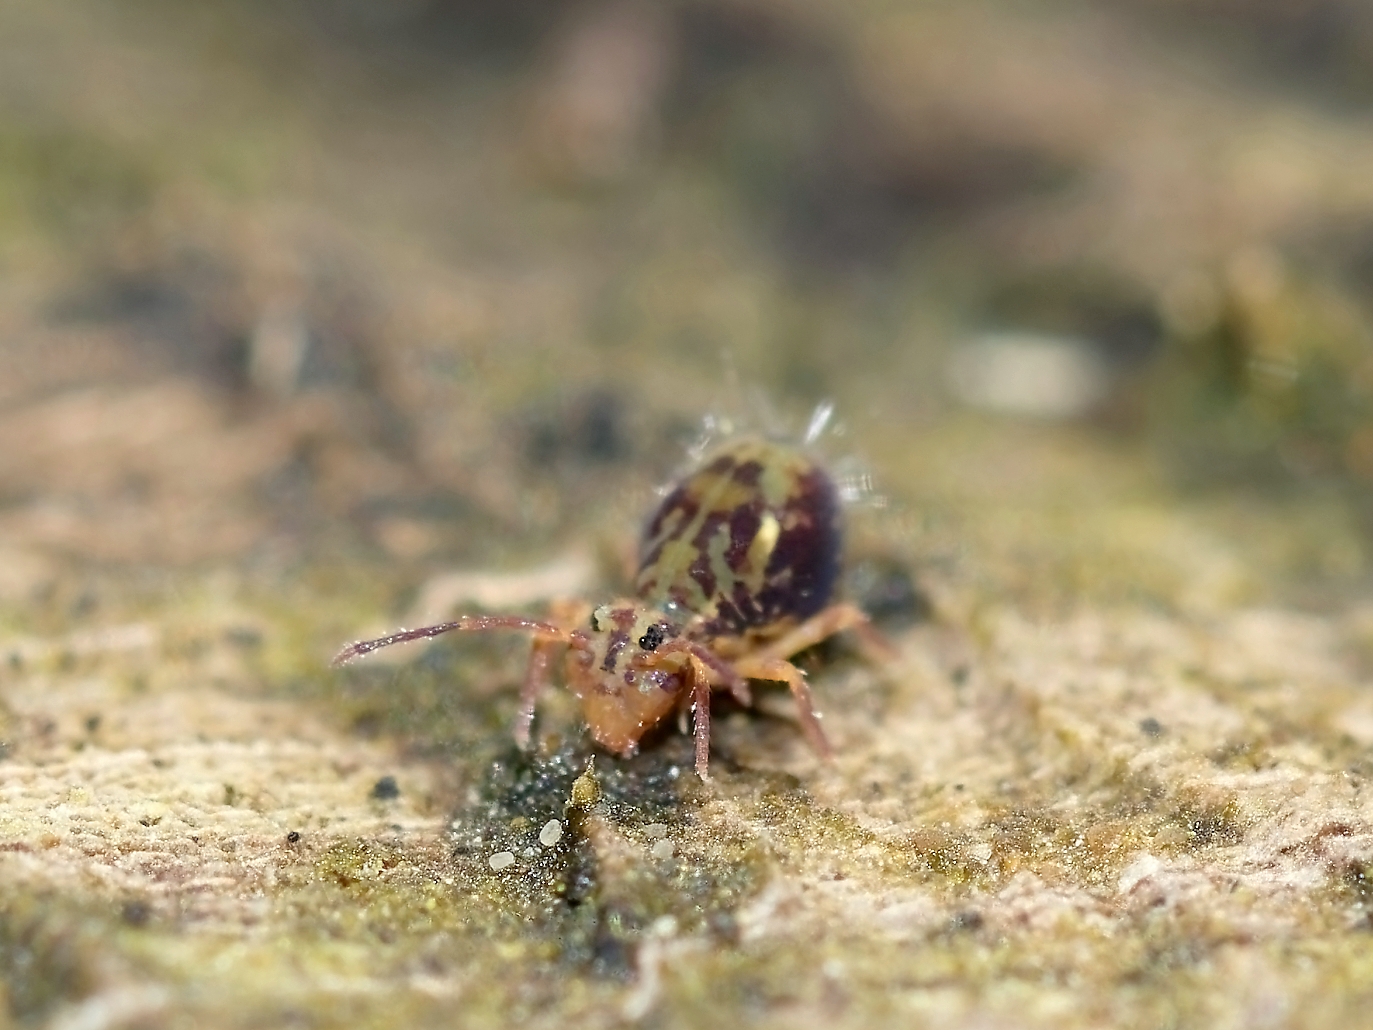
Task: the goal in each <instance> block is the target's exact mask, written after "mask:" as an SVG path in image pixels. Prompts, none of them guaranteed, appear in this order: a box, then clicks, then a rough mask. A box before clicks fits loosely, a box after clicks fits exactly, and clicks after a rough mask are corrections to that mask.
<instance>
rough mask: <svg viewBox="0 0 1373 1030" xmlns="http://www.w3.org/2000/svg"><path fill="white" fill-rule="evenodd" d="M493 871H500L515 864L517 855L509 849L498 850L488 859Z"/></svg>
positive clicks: (487, 862)
mask: <svg viewBox="0 0 1373 1030" xmlns="http://www.w3.org/2000/svg"><path fill="white" fill-rule="evenodd" d="M486 864H487V865H489V866H490V867H491V869H492V871H493V872H497V873H499V872H500V871H501V870H502V869H509V868H510V867H511V866H512V865H514V864H515V856H514V855H513V854H512V853H511V852H509V851H497V852H496V853H495V854H494V855H492V856H491V857H490V858H488V859H487V860H486Z"/></svg>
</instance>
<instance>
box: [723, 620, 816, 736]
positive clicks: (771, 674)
mask: <svg viewBox="0 0 1373 1030" xmlns="http://www.w3.org/2000/svg"><path fill="white" fill-rule="evenodd" d="M821 639H824V638H823V637H822V638H821ZM735 666H736V667H737V668H738V670H739V671H740V672H741V673H743V674H744V675H745V676H748V677H750V678H751V679H756V680H777V681H779V682H782V683H785V684H786V685H787V686H789V687H790V688H791V695H792V697H794V698H795V699H796V713H797V714H798V715H799V716H800V717H801V729H802V730H804V731H805V734H806V739H807V740H809V741H810V746H811V747H813V748H814V749H815V750H816V752H817V753H818V754H819V755H820V757H821V758H831V757H833V755H834V752H833V751H832V750H831V749H830V742H829V741H828V740H827V739H825V731H824V730H823V729H822V728H821V726H820V713H819V712H817V711H816V710H815V699H814V698H813V697H812V696H811V692H810V684H809V683H807V682H806V674H805V673H803V672H802V671H801V670H800V669H798V668H797V667H796V666H794V665H792V664H791V662H788V661H784V660H783V659H780V658H764V657H759V656H758V655H750V656H748V657H746V658H741V659H739V661H737V662H736V663H735Z"/></svg>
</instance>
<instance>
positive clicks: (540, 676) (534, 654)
mask: <svg viewBox="0 0 1373 1030" xmlns="http://www.w3.org/2000/svg"><path fill="white" fill-rule="evenodd" d="M562 646H563V642H562V641H560V640H556V639H549V638H547V637H535V638H534V643H533V645H532V646H531V647H530V649H529V664H528V665H526V666H525V670H524V685H523V686H522V687H521V688H520V713H519V715H517V716H516V717H515V743H516V744H518V745H519V746H520V747H521V748H527V747H529V730H530V727H532V726H533V724H534V706H535V705H536V704H538V701H539V695H540V694H542V693H543V692H544V689H545V688H546V687H547V686H548V667H549V665H550V664H551V663H552V661H553V654H554V652H555V651H556V650H557V649H558V648H559V647H562Z"/></svg>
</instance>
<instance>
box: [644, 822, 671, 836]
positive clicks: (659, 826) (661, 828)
mask: <svg viewBox="0 0 1373 1030" xmlns="http://www.w3.org/2000/svg"><path fill="white" fill-rule="evenodd" d="M644 836H645V837H647V838H648V839H649V840H662V839H663V838H664V837H666V836H667V823H649V824H648V825H647V826H645V827H644Z"/></svg>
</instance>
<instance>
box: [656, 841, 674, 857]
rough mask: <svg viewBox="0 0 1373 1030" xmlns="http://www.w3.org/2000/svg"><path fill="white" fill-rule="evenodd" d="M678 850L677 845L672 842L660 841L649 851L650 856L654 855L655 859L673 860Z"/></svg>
mask: <svg viewBox="0 0 1373 1030" xmlns="http://www.w3.org/2000/svg"><path fill="white" fill-rule="evenodd" d="M676 850H677V845H675V844H673V843H672V841H670V840H660V841H659V842H658V843H657V844H655V845H653V847H652V848H651V849H649V854H650V855H652V856H653V857H654V858H671V857H672V855H673V852H675V851H676Z"/></svg>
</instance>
